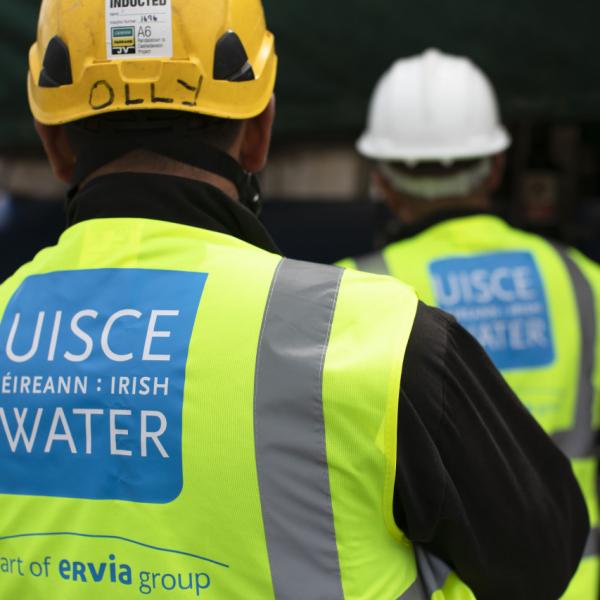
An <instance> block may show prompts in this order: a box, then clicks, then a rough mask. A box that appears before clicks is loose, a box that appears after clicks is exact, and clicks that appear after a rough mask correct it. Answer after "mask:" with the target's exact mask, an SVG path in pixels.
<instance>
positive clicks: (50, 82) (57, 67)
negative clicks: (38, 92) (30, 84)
mask: <svg viewBox="0 0 600 600" xmlns="http://www.w3.org/2000/svg"><path fill="white" fill-rule="evenodd" d="M72 83H73V74H72V72H71V55H70V54H69V48H68V47H67V45H66V44H65V43H64V42H63V41H62V40H61V39H60V38H59V37H58V36H54V37H53V38H52V39H51V40H50V43H49V44H48V47H47V48H46V54H44V66H43V68H42V72H41V73H40V81H39V86H40V87H45V88H56V87H61V86H63V85H71V84H72Z"/></svg>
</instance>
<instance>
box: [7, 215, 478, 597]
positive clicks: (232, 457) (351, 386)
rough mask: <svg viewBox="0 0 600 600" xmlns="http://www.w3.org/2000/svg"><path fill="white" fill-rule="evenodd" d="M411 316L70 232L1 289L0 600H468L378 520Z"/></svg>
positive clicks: (278, 262) (148, 247)
mask: <svg viewBox="0 0 600 600" xmlns="http://www.w3.org/2000/svg"><path fill="white" fill-rule="evenodd" d="M416 308H417V299H416V296H415V294H414V292H413V291H412V290H411V289H409V288H408V287H406V286H404V285H402V284H400V283H399V282H396V281H394V280H393V279H391V278H381V277H376V276H372V275H367V274H359V273H355V272H348V271H344V270H342V269H339V268H334V267H322V266H316V265H308V264H305V263H300V262H295V261H288V260H283V259H281V257H279V256H276V255H273V254H269V253H268V252H264V251H262V250H259V249H257V248H254V247H252V246H250V245H248V244H246V243H244V242H241V241H239V240H237V239H235V238H232V237H229V236H226V235H222V234H218V233H213V232H209V231H205V230H200V229H196V228H192V227H187V226H183V225H176V224H170V223H163V222H159V221H152V220H143V219H105V220H97V221H89V222H85V223H81V224H78V225H76V226H74V227H72V228H71V229H69V230H68V231H67V232H66V233H65V234H64V235H63V236H62V238H61V240H60V242H59V244H58V245H57V246H56V247H54V248H50V249H47V250H45V251H43V252H42V253H40V254H39V255H38V256H37V257H36V258H35V259H34V261H33V262H32V263H30V264H28V265H26V266H25V267H23V268H22V269H21V270H19V271H18V272H17V274H16V275H15V276H13V277H12V278H11V279H9V280H8V281H7V282H6V283H5V284H3V285H2V286H1V287H0V315H1V322H0V340H1V341H0V368H1V371H0V377H1V379H0V397H1V398H2V402H1V403H0V470H1V472H2V477H1V478H0V596H2V598H7V599H11V600H17V599H19V600H20V599H23V600H42V599H43V600H47V599H48V598H57V599H59V598H60V600H73V599H80V598H86V599H87V600H106V598H111V599H113V600H124V599H132V598H140V597H144V596H147V597H149V598H157V599H160V600H163V599H172V598H176V599H177V600H186V599H190V600H191V599H193V598H205V599H214V600H233V599H236V598H240V599H242V598H243V599H249V600H269V599H270V598H273V599H282V600H291V599H300V598H303V599H305V600H311V599H314V600H317V599H321V598H327V599H331V600H334V599H340V600H341V599H343V598H346V599H348V600H359V599H360V600H368V599H370V600H398V599H403V600H408V599H423V598H427V597H431V598H435V599H436V600H442V599H444V598H452V599H456V600H459V599H460V600H463V599H464V600H472V599H473V595H472V594H471V592H470V591H468V590H467V589H466V588H465V586H464V585H463V584H462V583H461V582H460V581H459V580H458V578H457V577H456V576H455V575H454V574H452V573H450V571H449V570H447V569H445V568H444V567H443V566H442V567H441V568H440V563H439V562H437V561H436V560H435V559H432V558H431V557H424V556H422V555H421V553H420V551H419V552H418V554H419V556H417V557H415V554H416V553H415V551H414V549H413V547H412V545H411V543H410V542H409V541H408V540H407V539H406V537H405V536H404V534H403V533H402V532H401V531H400V530H399V529H398V528H397V526H396V525H395V523H394V519H393V510H392V497H393V486H394V480H395V460H396V438H397V427H396V421H397V410H398V397H399V385H400V376H401V373H402V364H403V358H404V353H405V349H406V345H407V342H408V339H409V335H410V331H411V327H412V324H413V321H414V316H415V313H416ZM417 562H418V564H419V568H420V575H421V576H420V577H419V579H417V572H418V571H417Z"/></svg>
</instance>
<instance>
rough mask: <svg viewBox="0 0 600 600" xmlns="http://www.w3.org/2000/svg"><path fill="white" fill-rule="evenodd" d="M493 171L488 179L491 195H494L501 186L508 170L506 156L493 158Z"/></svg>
mask: <svg viewBox="0 0 600 600" xmlns="http://www.w3.org/2000/svg"><path fill="white" fill-rule="evenodd" d="M491 160H492V171H491V173H490V175H489V177H488V178H487V183H486V188H487V190H486V191H487V192H488V193H489V194H493V193H494V192H495V191H496V190H497V189H498V188H499V187H500V185H501V183H502V179H503V178H504V171H505V169H506V154H505V153H504V152H502V153H501V154H496V156H493V157H492V159H491Z"/></svg>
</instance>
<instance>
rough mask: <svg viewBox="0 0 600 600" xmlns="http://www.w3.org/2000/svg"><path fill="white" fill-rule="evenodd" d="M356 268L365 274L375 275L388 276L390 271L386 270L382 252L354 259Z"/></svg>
mask: <svg viewBox="0 0 600 600" xmlns="http://www.w3.org/2000/svg"><path fill="white" fill-rule="evenodd" d="M354 262H355V263H356V268H357V269H358V270H359V271H365V272H366V273H375V274H376V275H389V274H390V270H389V269H388V266H387V263H386V262H385V258H384V257H383V252H373V254H367V255H365V256H359V257H357V258H355V259H354Z"/></svg>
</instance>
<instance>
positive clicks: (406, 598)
mask: <svg viewBox="0 0 600 600" xmlns="http://www.w3.org/2000/svg"><path fill="white" fill-rule="evenodd" d="M397 600H429V596H428V595H427V594H426V593H425V590H424V589H423V584H422V583H421V582H420V581H419V579H418V578H417V580H416V581H415V582H414V583H413V584H412V585H411V586H410V587H409V588H408V589H407V590H406V591H405V592H404V593H403V594H402V595H401V596H399V597H398V599H397Z"/></svg>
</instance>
